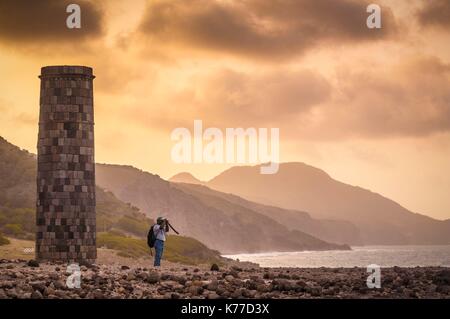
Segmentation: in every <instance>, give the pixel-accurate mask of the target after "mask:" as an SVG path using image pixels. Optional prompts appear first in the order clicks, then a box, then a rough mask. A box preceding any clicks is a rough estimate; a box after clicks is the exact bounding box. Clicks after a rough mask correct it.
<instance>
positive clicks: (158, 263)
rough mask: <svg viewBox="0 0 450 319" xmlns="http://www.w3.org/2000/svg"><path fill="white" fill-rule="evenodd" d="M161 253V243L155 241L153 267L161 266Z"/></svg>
mask: <svg viewBox="0 0 450 319" xmlns="http://www.w3.org/2000/svg"><path fill="white" fill-rule="evenodd" d="M162 253H163V242H162V241H161V240H157V241H155V262H154V263H153V265H154V266H155V267H159V266H161V257H162Z"/></svg>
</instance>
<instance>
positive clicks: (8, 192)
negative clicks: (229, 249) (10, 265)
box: [0, 137, 221, 264]
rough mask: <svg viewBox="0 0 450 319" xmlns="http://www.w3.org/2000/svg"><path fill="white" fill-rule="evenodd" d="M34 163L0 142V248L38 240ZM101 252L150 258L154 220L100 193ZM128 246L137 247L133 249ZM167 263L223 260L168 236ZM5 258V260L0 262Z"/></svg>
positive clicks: (197, 244) (199, 245)
mask: <svg viewBox="0 0 450 319" xmlns="http://www.w3.org/2000/svg"><path fill="white" fill-rule="evenodd" d="M35 198H36V157H35V156H34V155H33V154H30V153H28V152H27V151H25V150H21V149H20V148H18V147H16V146H14V145H12V144H10V143H8V142H7V141H6V140H5V139H3V138H1V137H0V243H4V244H7V243H6V242H5V241H4V237H3V235H5V236H8V237H10V238H11V237H12V238H19V239H26V240H33V239H34V232H35ZM96 198H97V238H98V242H97V245H98V246H104V247H107V248H112V249H117V250H118V251H119V253H120V254H121V255H122V256H123V255H128V256H130V257H136V254H135V251H136V246H138V247H139V248H138V251H139V253H138V256H145V255H148V254H149V249H148V247H147V246H146V235H147V231H148V229H149V227H150V225H151V224H152V223H153V220H151V219H150V218H148V217H147V216H146V215H145V214H143V213H142V212H141V211H140V210H139V208H137V207H134V206H132V205H130V204H127V203H124V202H122V201H120V200H119V199H118V198H117V197H116V196H115V195H114V194H113V193H111V192H109V191H105V190H103V189H102V188H100V187H97V188H96ZM130 243H133V244H136V245H134V246H133V245H130ZM165 250H166V255H165V257H166V258H167V259H168V260H170V261H176V262H184V263H191V264H192V263H200V262H204V263H209V262H210V261H216V262H219V261H220V260H221V257H220V254H219V252H217V251H214V250H211V249H209V248H208V247H206V246H205V245H203V244H202V243H200V242H199V241H197V240H195V239H193V238H187V237H178V236H169V239H168V244H167V245H166V247H165ZM0 257H1V256H0Z"/></svg>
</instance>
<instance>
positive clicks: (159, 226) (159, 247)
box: [153, 217, 169, 267]
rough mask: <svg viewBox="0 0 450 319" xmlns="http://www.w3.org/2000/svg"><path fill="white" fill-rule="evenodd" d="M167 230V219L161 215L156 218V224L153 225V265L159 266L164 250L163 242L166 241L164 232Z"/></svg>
mask: <svg viewBox="0 0 450 319" xmlns="http://www.w3.org/2000/svg"><path fill="white" fill-rule="evenodd" d="M168 231H169V221H168V220H167V219H165V218H163V217H158V218H157V219H156V225H154V226H153V232H154V234H155V238H156V240H155V261H154V263H153V266H155V267H160V266H161V258H162V255H163V251H164V243H165V241H166V233H167V232H168Z"/></svg>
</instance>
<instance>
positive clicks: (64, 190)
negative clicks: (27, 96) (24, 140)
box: [36, 66, 97, 263]
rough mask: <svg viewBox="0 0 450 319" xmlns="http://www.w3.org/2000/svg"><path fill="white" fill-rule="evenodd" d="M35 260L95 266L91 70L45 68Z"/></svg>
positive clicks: (40, 131) (83, 67)
mask: <svg viewBox="0 0 450 319" xmlns="http://www.w3.org/2000/svg"><path fill="white" fill-rule="evenodd" d="M39 78H40V79H41V92H40V94H41V97H40V115H39V136H38V144H37V146H38V174H37V203H36V224H37V231H36V259H38V260H49V261H50V260H53V261H57V260H58V261H64V262H82V263H94V262H95V259H96V258H97V250H96V246H95V244H96V243H95V237H96V229H95V162H94V112H93V86H92V84H93V79H94V75H93V74H92V68H90V67H85V66H46V67H43V68H42V69H41V75H40V76H39Z"/></svg>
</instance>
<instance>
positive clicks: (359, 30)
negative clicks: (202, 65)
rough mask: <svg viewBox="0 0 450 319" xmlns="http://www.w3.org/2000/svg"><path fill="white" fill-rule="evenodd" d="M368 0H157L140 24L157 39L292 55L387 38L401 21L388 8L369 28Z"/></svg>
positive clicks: (268, 54)
mask: <svg viewBox="0 0 450 319" xmlns="http://www.w3.org/2000/svg"><path fill="white" fill-rule="evenodd" d="M368 4H369V2H367V1H351V0H342V1H335V0H315V1H307V0H270V1H262V0H240V1H235V2H226V3H225V2H219V1H202V0H192V1H185V0H175V1H165V0H162V1H153V2H151V3H150V4H149V5H148V7H147V10H146V13H145V15H144V18H143V21H142V23H141V25H140V27H139V31H140V33H141V35H143V36H145V37H146V39H147V40H149V41H150V42H151V43H152V44H160V43H163V44H164V43H169V44H175V45H177V44H178V45H183V46H186V47H193V48H199V49H206V50H216V51H221V52H228V53H234V54H239V55H248V56H257V57H271V58H273V57H277V56H278V57H289V56H294V55H297V54H301V53H302V52H304V51H305V50H306V49H309V48H311V47H313V46H316V45H320V44H323V43H343V44H345V43H349V42H356V41H366V40H376V39H384V38H387V37H388V36H390V35H392V34H395V33H396V30H397V27H396V24H395V21H394V17H393V14H392V12H391V10H390V9H389V8H387V7H383V8H382V24H383V27H382V28H381V29H369V28H367V26H366V19H367V17H368V16H369V13H367V12H366V8H367V5H368Z"/></svg>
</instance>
